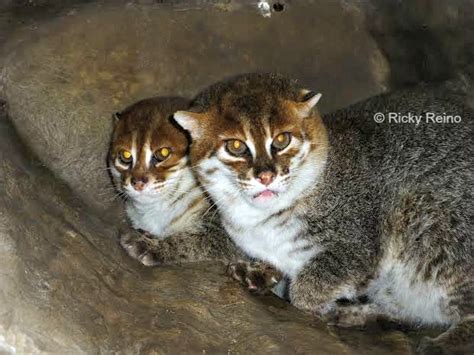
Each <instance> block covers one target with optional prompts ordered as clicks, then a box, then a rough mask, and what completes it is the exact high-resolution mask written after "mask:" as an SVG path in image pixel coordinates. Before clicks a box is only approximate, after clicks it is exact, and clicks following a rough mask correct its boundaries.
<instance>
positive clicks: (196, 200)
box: [170, 196, 204, 225]
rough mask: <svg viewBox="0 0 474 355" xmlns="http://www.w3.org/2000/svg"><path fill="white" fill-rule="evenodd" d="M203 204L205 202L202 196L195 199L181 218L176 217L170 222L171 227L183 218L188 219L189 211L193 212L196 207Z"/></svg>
mask: <svg viewBox="0 0 474 355" xmlns="http://www.w3.org/2000/svg"><path fill="white" fill-rule="evenodd" d="M201 202H204V198H203V197H202V196H199V197H197V198H195V199H194V200H193V201H192V202H191V203H190V204H189V205H188V207H187V208H186V211H184V212H183V213H182V214H180V215H179V216H176V217H175V218H173V219H172V220H171V222H170V224H171V225H173V224H175V223H178V222H179V221H180V220H181V219H182V218H188V217H189V216H188V213H189V211H191V210H192V209H193V208H194V207H196V206H197V205H199V204H200V203H201Z"/></svg>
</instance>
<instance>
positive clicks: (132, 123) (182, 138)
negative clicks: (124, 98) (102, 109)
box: [109, 98, 188, 202]
mask: <svg viewBox="0 0 474 355" xmlns="http://www.w3.org/2000/svg"><path fill="white" fill-rule="evenodd" d="M186 105H187V100H185V99H179V98H154V99H147V100H143V101H140V102H138V103H136V104H134V105H132V106H130V107H129V108H127V109H125V110H124V111H123V112H122V113H120V114H118V117H117V119H116V122H115V127H114V133H113V137H112V143H111V147H110V151H109V168H110V171H111V173H112V176H113V180H114V184H115V186H116V188H117V189H118V190H119V191H120V192H121V193H123V194H125V195H126V196H127V197H129V198H131V199H133V200H137V201H143V202H146V201H152V200H154V199H155V198H156V197H159V196H162V195H163V194H164V193H172V192H173V191H174V190H173V185H174V183H175V181H176V179H177V177H178V175H179V173H180V171H181V170H182V169H183V168H184V167H185V166H186V163H187V157H186V154H187V149H188V139H187V137H186V134H185V132H183V131H182V130H181V129H180V128H178V127H176V126H175V125H173V123H172V122H170V120H169V118H170V116H171V115H172V113H173V112H174V111H176V110H177V109H180V108H185V107H186Z"/></svg>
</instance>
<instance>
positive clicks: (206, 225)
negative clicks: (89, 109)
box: [108, 97, 237, 265]
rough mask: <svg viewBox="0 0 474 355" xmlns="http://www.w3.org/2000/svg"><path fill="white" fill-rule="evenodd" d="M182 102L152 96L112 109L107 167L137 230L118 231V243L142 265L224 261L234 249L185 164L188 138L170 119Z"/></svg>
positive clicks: (132, 224) (175, 99)
mask: <svg viewBox="0 0 474 355" xmlns="http://www.w3.org/2000/svg"><path fill="white" fill-rule="evenodd" d="M187 104H188V100H186V99H184V98H173V97H156V98H150V99H145V100H142V101H139V102H137V103H135V104H133V105H131V106H129V107H128V108H126V109H125V110H123V111H122V112H120V113H117V114H116V122H115V126H114V131H113V134H112V141H111V145H110V150H109V155H108V165H109V170H110V172H111V175H112V180H113V183H114V185H115V187H116V189H117V190H118V192H119V194H120V195H121V196H123V197H124V199H125V209H126V213H127V216H128V219H129V220H130V224H131V226H132V227H133V228H135V229H136V230H138V231H140V232H136V231H134V230H131V229H127V230H125V231H122V232H121V236H120V242H121V245H122V246H123V247H124V249H125V250H126V251H127V253H128V254H129V255H130V256H132V257H133V258H135V259H137V260H139V261H140V262H141V263H143V264H145V265H156V264H159V263H171V262H178V261H192V260H205V259H225V260H229V259H231V258H233V257H234V256H235V255H236V253H237V251H236V250H237V249H236V248H235V246H234V244H233V242H232V241H231V239H229V238H228V236H227V235H226V233H225V231H224V230H223V229H222V227H221V226H220V224H219V222H218V219H217V216H216V213H215V211H214V210H212V207H211V205H210V203H209V201H208V199H207V198H206V196H205V194H204V191H203V190H202V188H201V187H200V186H199V185H198V183H197V182H196V180H195V178H194V176H193V174H192V172H191V169H190V167H189V166H188V157H187V152H188V145H189V142H188V140H189V137H188V136H187V134H186V132H185V131H183V130H182V129H181V128H179V127H178V126H177V125H176V123H175V122H173V121H172V118H171V116H172V114H173V112H175V111H177V110H179V109H185V108H186V107H187ZM157 249H159V251H160V253H159V255H158V253H156V252H154V251H156V250H157Z"/></svg>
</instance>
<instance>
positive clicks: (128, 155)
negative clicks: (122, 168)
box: [119, 150, 133, 164]
mask: <svg viewBox="0 0 474 355" xmlns="http://www.w3.org/2000/svg"><path fill="white" fill-rule="evenodd" d="M119 159H120V161H121V162H122V163H124V164H130V163H131V162H132V160H133V157H132V152H130V151H129V150H121V151H120V153H119Z"/></svg>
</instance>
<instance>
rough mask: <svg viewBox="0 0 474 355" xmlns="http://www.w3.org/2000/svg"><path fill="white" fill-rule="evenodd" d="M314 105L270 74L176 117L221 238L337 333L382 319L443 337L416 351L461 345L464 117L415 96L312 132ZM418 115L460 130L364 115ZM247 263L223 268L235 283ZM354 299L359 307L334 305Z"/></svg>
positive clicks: (375, 105)
mask: <svg viewBox="0 0 474 355" xmlns="http://www.w3.org/2000/svg"><path fill="white" fill-rule="evenodd" d="M319 98H320V95H316V94H314V93H311V92H309V91H308V90H302V89H301V88H300V87H298V85H297V84H296V83H295V82H294V81H292V80H289V79H286V78H284V77H282V76H280V75H274V74H268V75H267V74H248V75H242V76H238V77H235V78H233V79H230V80H228V81H224V82H220V83H217V84H215V85H212V86H210V87H209V88H208V89H206V90H204V91H203V92H202V93H201V94H199V95H198V96H197V97H196V98H195V99H194V101H193V102H192V104H191V109H190V110H187V111H178V112H177V113H175V115H174V118H175V120H176V121H177V122H178V123H179V124H180V125H181V126H182V127H183V128H185V129H186V130H188V131H189V132H190V134H191V136H192V140H193V142H192V145H191V151H190V158H191V163H192V164H193V166H195V169H196V173H197V176H198V178H199V180H200V181H201V183H202V185H203V186H205V188H206V190H207V191H208V193H209V194H210V196H211V197H212V198H213V200H214V201H215V203H216V205H217V207H218V211H219V214H220V216H221V219H222V223H223V225H224V227H225V228H226V230H227V232H228V233H229V235H230V236H231V237H232V239H233V240H234V241H235V243H236V244H237V245H238V246H239V247H240V248H242V249H243V250H244V251H245V253H247V254H248V255H250V256H251V257H253V258H256V259H260V260H263V261H265V262H268V263H270V264H272V265H273V266H274V267H276V268H277V269H279V270H280V271H281V272H283V273H284V274H285V275H286V276H287V277H288V278H289V279H290V285H289V297H290V300H291V302H292V303H293V304H294V305H295V306H297V307H299V308H301V309H304V310H308V311H311V312H314V313H316V314H320V315H323V316H324V317H329V316H330V317H331V318H332V319H333V320H335V321H336V322H338V324H340V325H360V324H363V323H364V322H365V321H366V320H367V319H368V318H371V317H373V316H376V315H380V314H382V315H387V316H389V317H391V318H392V319H396V320H399V321H403V322H408V323H412V324H417V325H419V324H421V325H442V326H449V325H452V326H453V327H452V328H451V329H450V330H449V331H448V332H446V333H444V334H442V335H441V336H440V337H438V338H436V339H434V340H433V339H431V340H426V342H425V343H424V345H423V346H426V347H432V348H436V347H443V346H446V345H449V344H450V345H451V346H452V345H453V344H455V343H456V342H457V339H458V337H461V338H462V337H464V339H468V338H469V337H471V340H472V334H473V329H472V327H473V324H474V323H473V320H474V319H473V315H472V314H473V313H472V312H473V308H472V307H473V303H472V302H473V299H472V249H471V240H472V236H473V231H474V228H473V220H474V218H473V215H474V214H473V211H474V208H473V202H472V197H473V191H474V172H473V166H474V144H473V143H474V142H473V137H474V134H473V133H474V132H473V129H472V127H473V124H472V118H473V115H472V112H471V111H469V110H468V109H467V108H466V107H465V106H463V105H462V103H460V101H459V100H456V99H453V100H448V99H446V98H445V97H443V96H442V95H441V94H439V93H436V92H434V93H430V91H429V88H427V89H426V90H425V89H423V88H422V89H421V90H411V91H408V92H406V93H404V92H402V93H400V94H394V95H385V96H379V97H375V98H373V99H371V100H368V101H366V102H363V103H360V104H358V105H355V106H352V107H350V108H348V109H345V110H341V111H339V112H336V113H334V114H332V115H328V116H326V117H325V118H324V120H323V119H322V118H321V117H320V115H319V113H318V111H317V110H316V109H315V105H316V103H317V102H318V100H319ZM427 111H431V112H435V113H438V114H444V115H449V114H451V115H460V116H461V117H462V123H451V124H449V123H446V124H440V123H435V122H431V121H426V120H425V121H424V122H423V123H422V124H420V125H415V124H405V125H404V124H397V123H395V122H390V121H389V120H388V119H387V120H385V122H383V123H377V122H376V121H374V116H373V115H374V113H376V112H383V113H385V114H387V113H388V112H395V113H400V114H408V113H411V114H414V115H420V116H422V117H428V116H427V115H426V112H427ZM246 265H247V264H246V263H245V262H241V263H236V264H233V265H231V267H230V271H231V272H232V273H233V274H234V275H233V276H234V277H236V278H237V279H238V280H239V281H242V282H243V283H244V284H246V282H245V268H246V267H247V266H246ZM237 270H238V275H236V271H237ZM242 274H243V275H244V277H242ZM360 297H363V298H367V299H368V300H369V302H368V303H367V304H356V305H352V306H346V307H342V306H339V305H338V302H337V301H338V300H341V299H348V300H354V301H355V300H357V299H358V298H360ZM456 325H457V326H456ZM466 336H467V337H466ZM427 344H428V345H427Z"/></svg>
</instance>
